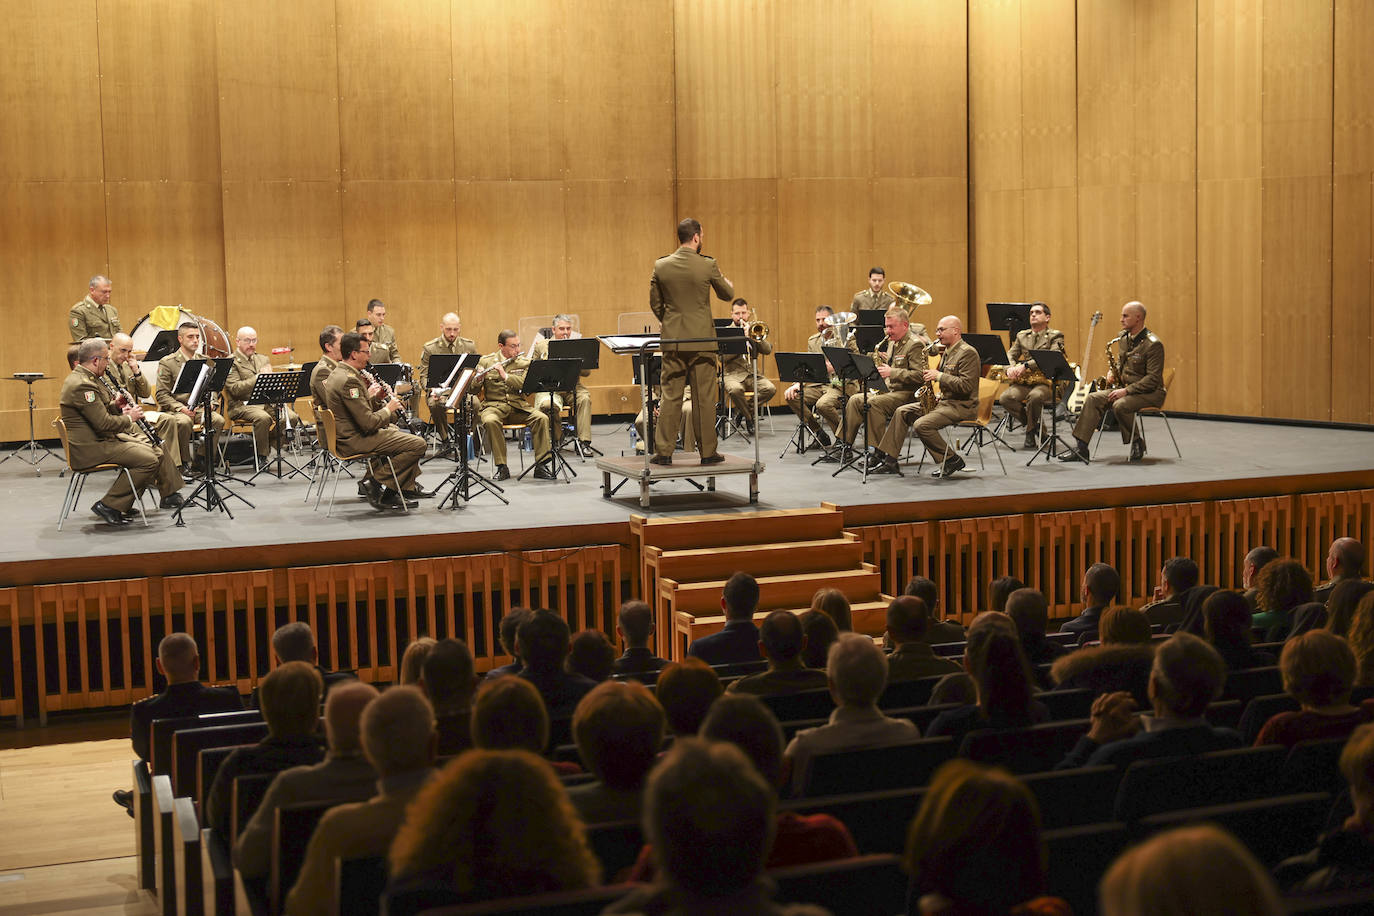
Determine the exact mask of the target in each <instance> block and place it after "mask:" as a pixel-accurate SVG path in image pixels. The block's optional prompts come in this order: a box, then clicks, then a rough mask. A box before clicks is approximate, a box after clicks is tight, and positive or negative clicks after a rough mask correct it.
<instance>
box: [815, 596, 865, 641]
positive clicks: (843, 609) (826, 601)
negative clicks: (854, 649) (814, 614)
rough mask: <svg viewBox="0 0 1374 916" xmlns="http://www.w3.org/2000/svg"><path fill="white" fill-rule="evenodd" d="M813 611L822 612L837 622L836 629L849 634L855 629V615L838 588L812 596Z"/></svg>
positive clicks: (847, 600)
mask: <svg viewBox="0 0 1374 916" xmlns="http://www.w3.org/2000/svg"><path fill="white" fill-rule="evenodd" d="M811 610H813V611H820V612H821V613H822V614H825V615H826V616H827V617H829V618H830V619H831V620H833V621H835V629H837V630H839V631H840V632H841V633H848V632H850V631H852V630H853V629H854V613H853V611H852V610H851V609H850V607H849V599H848V598H846V597H845V596H844V592H842V591H840V590H839V589H838V588H822V589H818V590H817V591H816V594H814V595H812V596H811Z"/></svg>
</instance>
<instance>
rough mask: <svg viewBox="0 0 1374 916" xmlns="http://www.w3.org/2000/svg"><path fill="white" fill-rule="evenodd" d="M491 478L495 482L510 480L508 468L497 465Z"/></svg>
mask: <svg viewBox="0 0 1374 916" xmlns="http://www.w3.org/2000/svg"><path fill="white" fill-rule="evenodd" d="M491 476H492V478H493V479H495V480H510V468H508V467H506V466H505V465H504V464H498V465H497V466H496V473H495V474H493V475H491Z"/></svg>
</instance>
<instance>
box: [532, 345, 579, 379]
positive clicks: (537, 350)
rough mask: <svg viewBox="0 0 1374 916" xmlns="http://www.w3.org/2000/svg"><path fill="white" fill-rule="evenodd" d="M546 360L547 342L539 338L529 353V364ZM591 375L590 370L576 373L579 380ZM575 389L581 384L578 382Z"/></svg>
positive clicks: (547, 356) (547, 355) (547, 352)
mask: <svg viewBox="0 0 1374 916" xmlns="http://www.w3.org/2000/svg"><path fill="white" fill-rule="evenodd" d="M548 358H549V342H548V340H546V339H545V338H543V337H541V338H539V339H538V340H536V341H535V342H534V348H533V349H532V350H531V351H530V362H534V361H535V360H537V359H548ZM591 374H592V370H590V369H583V370H582V371H581V372H579V373H578V375H579V376H580V377H581V378H586V377H587V376H589V375H591ZM577 387H579V388H581V387H582V383H581V382H578V384H577Z"/></svg>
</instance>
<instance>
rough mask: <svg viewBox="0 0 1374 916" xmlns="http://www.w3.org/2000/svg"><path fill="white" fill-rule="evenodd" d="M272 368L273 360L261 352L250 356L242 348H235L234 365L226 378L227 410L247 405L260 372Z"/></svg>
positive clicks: (225, 407) (225, 406)
mask: <svg viewBox="0 0 1374 916" xmlns="http://www.w3.org/2000/svg"><path fill="white" fill-rule="evenodd" d="M271 370H272V361H271V360H270V359H268V358H267V357H266V356H263V355H262V354H261V353H254V354H253V355H252V356H248V355H247V354H245V353H243V352H242V351H240V350H235V351H234V366H233V368H232V369H230V370H229V377H228V378H227V379H225V380H224V393H225V395H226V397H225V404H224V409H225V412H230V411H234V410H237V409H238V408H240V407H244V406H246V405H245V403H244V402H245V401H246V400H247V399H248V395H250V394H252V393H253V383H254V382H255V381H256V380H257V377H258V373H260V372H270V371H271Z"/></svg>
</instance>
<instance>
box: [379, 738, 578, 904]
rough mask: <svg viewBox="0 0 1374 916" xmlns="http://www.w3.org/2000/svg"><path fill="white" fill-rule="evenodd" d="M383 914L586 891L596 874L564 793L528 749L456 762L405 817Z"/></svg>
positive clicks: (474, 753) (486, 753) (477, 752)
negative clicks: (580, 890) (529, 895)
mask: <svg viewBox="0 0 1374 916" xmlns="http://www.w3.org/2000/svg"><path fill="white" fill-rule="evenodd" d="M388 858H389V861H390V867H391V881H390V884H389V885H388V887H387V900H388V908H387V911H388V912H389V913H391V914H393V916H395V914H397V912H398V911H402V912H421V911H423V909H427V908H429V907H433V906H438V905H444V904H456V903H472V902H477V901H481V900H499V899H502V898H505V897H521V896H525V895H528V894H539V893H549V892H552V891H563V890H576V889H578V888H584V887H593V886H595V885H596V884H598V883H599V882H600V880H601V866H600V863H598V862H597V860H596V857H595V856H594V855H593V854H592V851H591V849H590V848H588V846H587V840H586V835H585V832H584V830H583V827H582V822H581V821H580V820H578V818H577V815H576V813H574V811H573V808H572V805H571V804H570V803H569V802H568V793H567V792H566V791H564V789H563V786H562V785H561V784H560V783H559V781H558V779H557V777H555V776H554V775H553V773H552V772H551V771H550V770H549V768H548V766H547V764H546V763H545V762H544V761H543V760H540V759H539V758H538V757H536V756H535V755H534V754H531V753H529V752H528V751H482V750H474V751H469V752H467V753H466V754H463V755H462V756H461V757H459V758H458V759H456V760H454V761H453V762H452V763H450V764H449V765H448V766H447V767H445V768H444V769H443V770H442V771H441V772H440V773H439V774H438V775H437V776H435V777H434V778H433V779H432V780H430V782H429V783H428V784H426V785H425V787H424V788H423V789H421V790H420V792H419V794H418V795H417V796H416V797H415V801H413V802H412V803H411V805H410V807H409V808H408V809H407V810H406V820H405V823H404V824H402V825H401V829H400V831H399V832H398V833H397V834H396V839H395V840H394V841H393V842H392V844H391V854H390V856H389V857H388Z"/></svg>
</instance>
